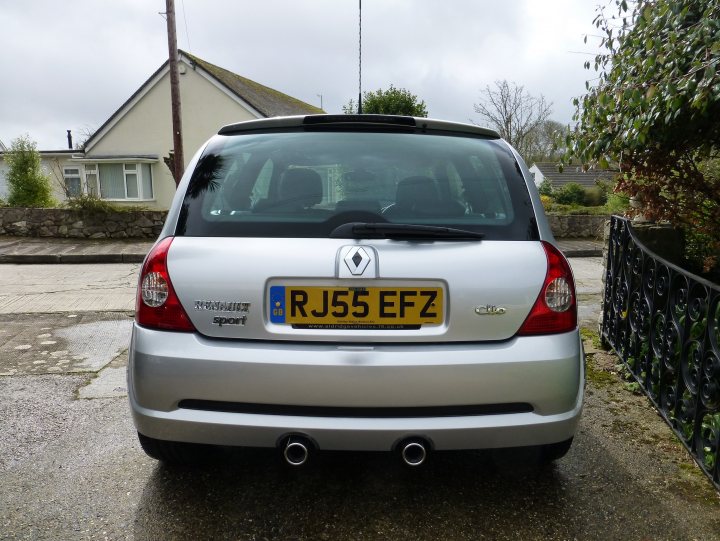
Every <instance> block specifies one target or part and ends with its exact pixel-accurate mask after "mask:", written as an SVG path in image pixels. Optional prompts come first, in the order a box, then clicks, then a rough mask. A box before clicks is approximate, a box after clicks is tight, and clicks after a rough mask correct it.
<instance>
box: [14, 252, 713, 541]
mask: <svg viewBox="0 0 720 541" xmlns="http://www.w3.org/2000/svg"><path fill="white" fill-rule="evenodd" d="M577 261H580V260H575V261H573V264H574V266H575V267H576V269H575V272H576V279H577V281H578V285H579V296H580V299H581V302H582V300H583V296H586V297H585V299H586V301H587V302H586V303H585V304H586V305H587V307H586V310H587V313H586V316H587V320H588V321H592V320H593V317H594V318H596V317H597V315H596V311H594V309H593V308H592V306H591V305H592V304H593V299H596V298H597V297H598V295H599V286H598V283H599V282H598V278H599V274H600V267H599V262H598V261H595V262H593V261H592V260H584V262H582V263H577ZM578 267H582V269H579V268H578ZM136 272H137V266H136V265H77V266H75V265H64V266H37V267H35V266H10V265H6V266H2V265H0V283H2V284H3V291H2V293H1V294H0V305H2V306H5V307H6V309H5V311H4V312H1V313H0V434H1V435H0V539H43V540H44V539H48V540H50V539H52V540H57V539H60V540H65V539H151V540H155V539H243V540H245V539H247V540H254V539H257V540H261V539H293V540H295V539H328V540H335V539H391V540H395V539H398V540H399V539H498V540H502V539H527V540H531V539H543V540H544V539H580V540H583V539H602V540H607V539H637V540H665V539H667V540H684V539H688V540H690V539H697V540H714V539H720V498H718V494H717V493H716V492H715V491H714V490H713V489H712V488H711V485H710V483H709V482H708V481H707V480H706V479H705V478H704V477H703V476H702V475H701V474H700V473H699V472H698V470H697V468H696V467H695V466H694V465H693V463H692V462H691V460H690V459H689V458H688V455H687V453H686V452H685V451H684V449H683V448H682V447H680V446H679V445H678V444H677V442H676V441H675V440H674V437H673V436H672V434H671V432H670V429H669V428H667V427H666V425H665V424H664V423H663V422H662V421H661V420H660V418H659V417H658V416H657V415H656V414H655V413H654V412H653V411H652V409H651V408H650V407H649V406H648V405H647V401H646V400H645V399H644V398H643V397H640V396H635V395H633V394H632V393H630V392H628V391H627V390H625V388H624V387H623V383H622V382H621V381H620V380H619V378H617V377H616V376H614V375H613V374H612V373H611V372H609V371H603V369H604V368H603V367H605V368H606V367H607V366H612V358H611V357H610V356H608V355H606V354H603V353H601V352H598V353H591V355H590V361H589V362H591V363H593V366H595V369H596V372H597V373H599V374H601V375H602V377H591V378H590V380H589V382H588V388H587V400H586V404H585V413H584V417H583V419H582V422H581V427H580V431H579V433H578V435H577V437H576V442H575V444H574V446H573V448H572V449H571V451H570V453H569V454H568V456H567V457H566V458H565V459H563V460H562V461H560V462H558V463H556V464H555V465H553V466H552V467H548V468H544V469H543V468H539V467H538V466H537V464H535V463H534V460H533V459H534V457H533V456H532V455H528V454H527V453H522V452H518V451H514V452H502V453H500V452H494V453H484V452H446V453H436V454H434V455H431V457H430V460H429V462H428V464H427V465H426V466H424V467H422V468H420V469H412V470H411V469H408V468H405V467H403V466H402V465H401V464H400V463H399V461H398V459H397V457H395V456H393V455H390V454H386V453H320V454H319V455H317V456H316V457H314V461H313V463H312V464H310V465H309V466H308V467H307V468H303V469H300V470H290V469H288V468H287V467H285V466H284V465H282V464H281V463H280V461H279V460H278V457H277V455H276V453H275V452H274V451H272V450H264V449H235V450H226V451H225V452H224V453H223V454H222V456H220V457H219V458H218V460H217V461H215V462H214V463H213V464H211V465H207V466H205V467H201V468H197V469H174V468H167V467H163V466H161V465H159V464H158V463H156V462H155V461H153V460H152V459H149V458H147V457H146V456H145V455H144V454H143V453H142V451H141V450H140V447H139V445H138V443H137V440H136V437H135V432H134V429H133V426H132V422H131V420H130V417H129V412H128V407H127V404H126V398H125V396H124V395H125V388H124V379H123V372H124V365H125V362H126V349H125V348H126V345H125V344H126V340H127V333H128V332H129V325H130V321H131V319H130V313H129V312H128V308H127V306H132V302H133V301H132V298H133V288H134V280H135V278H134V273H136ZM83 276H84V277H85V278H82V277H83ZM83 281H85V282H86V283H87V284H86V285H83ZM120 290H124V291H122V292H121V291H120ZM70 291H72V292H73V293H72V295H73V296H74V297H78V296H82V295H85V294H87V295H89V296H91V297H92V299H93V300H88V299H84V300H82V301H77V302H78V303H79V304H74V305H70V304H69V303H68V301H67V297H64V296H65V295H67V294H68V293H69V292H70ZM104 291H106V292H107V294H105V293H104ZM28 296H32V297H28ZM23 299H25V300H23ZM27 299H32V301H33V302H32V303H29V304H28V302H27ZM56 301H57V302H56ZM54 303H55V304H54ZM81 303H83V304H81ZM128 303H129V304H128ZM78 306H82V307H84V309H82V310H81V309H79V308H78ZM100 306H102V307H100ZM581 306H582V305H581ZM30 308H32V309H30Z"/></svg>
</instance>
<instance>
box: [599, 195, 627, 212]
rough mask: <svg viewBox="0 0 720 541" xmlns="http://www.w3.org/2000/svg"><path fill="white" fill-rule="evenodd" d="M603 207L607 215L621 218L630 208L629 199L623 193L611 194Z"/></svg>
mask: <svg viewBox="0 0 720 541" xmlns="http://www.w3.org/2000/svg"><path fill="white" fill-rule="evenodd" d="M605 207H606V208H607V209H608V214H617V215H619V216H622V215H624V214H625V213H626V212H627V210H628V207H630V198H629V197H628V196H627V195H625V194H623V193H611V194H610V195H608V198H607V203H605Z"/></svg>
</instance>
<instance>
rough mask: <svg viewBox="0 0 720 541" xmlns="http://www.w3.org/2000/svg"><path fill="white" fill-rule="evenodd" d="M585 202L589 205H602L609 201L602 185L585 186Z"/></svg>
mask: <svg viewBox="0 0 720 541" xmlns="http://www.w3.org/2000/svg"><path fill="white" fill-rule="evenodd" d="M583 203H584V204H585V205H586V206H588V207H600V206H602V205H604V204H605V203H607V194H606V193H605V191H604V190H603V189H602V188H601V187H600V186H593V187H592V188H585V200H584V201H583Z"/></svg>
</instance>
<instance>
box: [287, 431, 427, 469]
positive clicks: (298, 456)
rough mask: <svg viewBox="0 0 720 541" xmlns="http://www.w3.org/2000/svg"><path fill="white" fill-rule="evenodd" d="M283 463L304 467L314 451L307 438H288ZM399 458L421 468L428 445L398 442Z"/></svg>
mask: <svg viewBox="0 0 720 541" xmlns="http://www.w3.org/2000/svg"><path fill="white" fill-rule="evenodd" d="M280 448H281V450H282V454H283V458H284V459H285V462H286V463H287V464H288V465H289V466H304V465H305V464H307V462H308V459H309V458H310V453H311V451H312V450H314V449H315V446H314V444H313V443H312V442H311V441H310V439H309V438H306V437H304V436H290V437H289V438H287V439H286V440H285V442H284V445H282V444H281V446H280ZM397 450H398V451H399V453H400V458H401V459H402V461H403V462H404V463H405V464H406V465H408V466H421V465H422V464H423V463H424V462H425V460H426V459H427V456H428V450H429V445H428V443H427V442H426V441H425V440H423V439H421V438H410V439H407V440H404V441H402V442H400V444H399V445H398V446H397Z"/></svg>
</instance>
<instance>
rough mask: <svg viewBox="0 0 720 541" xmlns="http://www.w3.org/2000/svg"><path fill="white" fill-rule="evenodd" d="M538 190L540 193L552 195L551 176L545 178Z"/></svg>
mask: <svg viewBox="0 0 720 541" xmlns="http://www.w3.org/2000/svg"><path fill="white" fill-rule="evenodd" d="M538 192H540V195H547V196H548V197H552V196H553V186H552V181H551V180H550V179H549V178H546V179H543V181H542V182H541V183H540V186H538Z"/></svg>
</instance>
